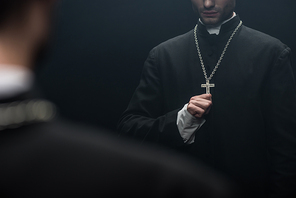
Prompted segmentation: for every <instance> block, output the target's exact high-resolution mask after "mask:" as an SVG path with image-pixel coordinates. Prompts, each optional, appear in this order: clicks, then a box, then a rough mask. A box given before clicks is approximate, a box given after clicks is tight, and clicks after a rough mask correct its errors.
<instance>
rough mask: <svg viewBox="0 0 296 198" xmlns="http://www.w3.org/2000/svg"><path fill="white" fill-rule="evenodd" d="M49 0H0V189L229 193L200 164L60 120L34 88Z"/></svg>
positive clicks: (15, 193)
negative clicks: (35, 92) (33, 70)
mask: <svg viewBox="0 0 296 198" xmlns="http://www.w3.org/2000/svg"><path fill="white" fill-rule="evenodd" d="M54 4H55V1H53V0H1V1H0V159H1V162H0V197H104V196H105V197H197V196H201V197H230V195H231V193H230V192H231V189H230V188H231V185H230V184H229V183H228V182H227V181H225V180H224V179H223V178H222V177H221V176H217V175H216V174H215V173H213V172H212V171H211V170H209V169H207V168H206V167H203V166H202V165H200V164H195V165H193V164H191V163H190V162H188V161H186V160H184V159H181V158H175V157H173V156H171V154H169V153H167V152H165V151H159V150H158V151H156V150H150V149H149V148H146V147H139V146H137V145H134V144H133V143H125V142H122V141H119V140H114V139H113V137H109V136H107V135H102V134H101V133H103V132H106V131H104V130H93V129H89V128H84V127H81V126H77V125H73V124H65V123H63V122H61V121H58V119H57V118H56V113H55V106H54V104H52V103H51V102H49V101H46V100H43V99H41V98H39V97H36V96H35V94H34V90H33V88H32V86H33V73H32V71H31V70H32V69H33V65H34V61H35V60H36V58H37V57H36V56H37V54H38V53H39V51H40V50H41V49H42V46H44V44H45V43H46V42H47V39H48V33H49V29H50V19H51V14H52V9H53V6H54Z"/></svg>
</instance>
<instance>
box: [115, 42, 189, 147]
mask: <svg viewBox="0 0 296 198" xmlns="http://www.w3.org/2000/svg"><path fill="white" fill-rule="evenodd" d="M156 51H157V49H156V48H154V49H153V50H152V51H151V52H150V54H149V56H148V58H147V60H146V62H145V64H144V68H143V72H142V76H141V80H140V83H139V85H138V87H137V89H136V91H135V93H134V94H133V96H132V99H131V101H130V103H129V105H128V108H127V110H126V111H125V112H124V113H123V115H122V117H121V119H120V121H119V124H118V131H119V133H120V135H124V136H129V137H134V138H136V139H140V140H141V141H148V142H154V143H160V144H162V145H166V146H169V147H172V148H179V147H182V146H183V145H184V142H183V139H182V137H181V136H180V133H179V131H178V128H177V125H176V120H177V113H178V111H179V110H180V109H181V108H180V109H175V110H172V111H171V112H164V110H163V109H164V95H163V94H164V93H163V87H162V84H161V79H160V75H159V70H158V61H157V52H156Z"/></svg>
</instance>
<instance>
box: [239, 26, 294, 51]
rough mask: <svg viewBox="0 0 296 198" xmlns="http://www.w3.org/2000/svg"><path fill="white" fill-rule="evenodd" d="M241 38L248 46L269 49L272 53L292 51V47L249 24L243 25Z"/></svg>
mask: <svg viewBox="0 0 296 198" xmlns="http://www.w3.org/2000/svg"><path fill="white" fill-rule="evenodd" d="M240 40H241V41H242V42H245V43H246V44H248V46H251V47H255V48H257V49H260V50H265V51H269V52H270V53H275V54H287V53H290V48H289V47H288V46H287V45H286V44H284V43H282V42H281V41H280V40H279V39H277V38H275V37H272V36H270V35H268V34H265V33H263V32H260V31H258V30H255V29H252V28H249V27H247V26H243V27H242V31H241V33H240Z"/></svg>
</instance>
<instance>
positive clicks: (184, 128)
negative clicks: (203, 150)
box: [177, 104, 206, 144]
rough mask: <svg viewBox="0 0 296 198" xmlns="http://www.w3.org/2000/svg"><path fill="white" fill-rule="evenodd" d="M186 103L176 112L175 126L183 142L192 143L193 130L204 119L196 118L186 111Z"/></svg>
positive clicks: (196, 128) (198, 127) (195, 129)
mask: <svg viewBox="0 0 296 198" xmlns="http://www.w3.org/2000/svg"><path fill="white" fill-rule="evenodd" d="M187 106H188V104H185V105H184V107H183V109H181V110H180V111H179V112H178V117H177V126H178V129H179V132H180V135H181V137H182V138H183V141H184V143H186V144H192V143H194V140H195V132H196V131H197V130H199V129H200V128H201V127H202V125H203V124H204V123H205V122H206V120H205V119H198V118H196V117H194V116H193V115H191V114H190V113H189V112H188V111H187Z"/></svg>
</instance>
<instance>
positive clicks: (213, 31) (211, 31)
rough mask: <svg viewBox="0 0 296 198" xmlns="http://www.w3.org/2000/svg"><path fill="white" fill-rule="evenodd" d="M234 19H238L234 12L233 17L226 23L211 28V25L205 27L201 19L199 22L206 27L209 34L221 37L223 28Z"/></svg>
mask: <svg viewBox="0 0 296 198" xmlns="http://www.w3.org/2000/svg"><path fill="white" fill-rule="evenodd" d="M234 17H236V13H235V12H233V16H232V17H231V18H230V19H227V20H225V21H223V22H222V23H221V24H219V25H217V26H210V25H205V24H204V23H203V22H202V21H201V19H199V22H200V23H201V24H202V25H204V26H205V27H206V29H207V31H208V32H209V34H216V35H219V33H220V30H221V26H222V25H223V24H225V23H227V22H228V21H230V20H232V19H233V18H234Z"/></svg>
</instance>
